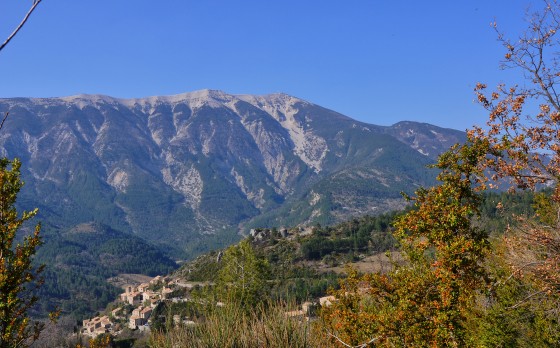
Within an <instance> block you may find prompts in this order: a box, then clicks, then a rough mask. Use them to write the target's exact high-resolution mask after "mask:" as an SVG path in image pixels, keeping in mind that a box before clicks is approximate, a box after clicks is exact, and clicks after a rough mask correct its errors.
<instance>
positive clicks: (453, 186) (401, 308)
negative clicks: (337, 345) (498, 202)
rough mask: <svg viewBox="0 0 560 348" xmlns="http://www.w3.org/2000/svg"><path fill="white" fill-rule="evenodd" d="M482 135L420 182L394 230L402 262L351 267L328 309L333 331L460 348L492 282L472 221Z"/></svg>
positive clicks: (361, 342)
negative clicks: (383, 268) (373, 268)
mask: <svg viewBox="0 0 560 348" xmlns="http://www.w3.org/2000/svg"><path fill="white" fill-rule="evenodd" d="M487 150H488V144H487V142H485V141H476V142H472V143H467V144H466V145H463V146H455V147H453V148H452V149H451V150H450V151H448V152H446V153H445V154H443V155H442V156H440V157H439V159H438V163H437V164H436V165H435V167H437V168H439V169H440V170H441V173H440V174H439V175H438V180H439V181H440V182H441V184H440V185H438V186H434V187H432V188H429V189H420V190H418V191H417V192H416V196H415V197H409V199H410V200H412V201H413V202H414V207H415V209H412V210H411V211H409V212H408V213H407V214H405V215H403V216H402V217H400V218H398V219H397V221H396V223H395V232H394V236H395V238H396V239H397V240H398V242H399V244H400V246H401V252H402V253H403V256H404V258H405V263H404V264H401V265H397V266H396V268H395V269H394V270H393V271H391V272H389V273H387V274H366V275H364V276H361V277H360V276H358V275H357V274H356V273H353V272H351V273H350V276H349V277H348V279H346V280H344V281H343V282H342V283H341V289H340V290H339V291H336V292H335V293H334V295H335V297H336V299H337V300H336V301H334V303H333V304H332V306H330V307H329V308H327V309H325V310H324V311H323V314H322V316H323V319H324V321H325V322H326V323H327V328H328V330H329V333H330V334H331V335H332V336H333V337H335V339H337V340H339V341H341V342H344V344H347V345H351V346H359V347H365V346H367V345H368V344H375V346H388V347H393V346H399V347H401V346H402V347H408V346H420V347H421V346H437V347H462V346H465V345H467V342H468V340H469V332H468V330H467V328H468V327H469V325H470V323H469V321H470V320H471V318H472V317H473V316H474V312H476V310H477V306H476V305H475V304H476V299H477V295H478V294H479V292H480V291H481V289H484V288H485V287H486V284H487V277H486V270H485V267H484V260H485V256H486V254H487V252H488V250H489V242H488V238H487V234H486V232H485V231H484V230H482V229H479V228H477V227H476V226H474V225H473V219H474V218H475V217H476V216H477V214H478V207H479V205H480V200H481V198H480V193H479V191H481V190H483V189H484V188H485V184H484V181H483V180H480V170H479V162H480V161H481V158H483V157H484V156H485V155H486V153H487Z"/></svg>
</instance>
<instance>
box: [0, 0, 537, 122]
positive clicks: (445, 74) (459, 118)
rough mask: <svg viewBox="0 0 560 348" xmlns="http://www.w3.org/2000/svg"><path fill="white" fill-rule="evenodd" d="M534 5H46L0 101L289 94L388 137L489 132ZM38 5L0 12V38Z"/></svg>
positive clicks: (484, 1)
mask: <svg viewBox="0 0 560 348" xmlns="http://www.w3.org/2000/svg"><path fill="white" fill-rule="evenodd" d="M531 2H534V3H535V4H534V5H533V6H537V7H532V8H534V9H537V8H538V7H539V6H541V5H542V2H541V1H536V0H535V1H530V0H423V1H418V0H407V1H403V0H400V1H398V0H345V1H343V0H336V1H335V0H282V1H279V0H236V1H232V0H198V1H192V0H160V1H156V0H150V1H148V0H134V1H130V0H129V1H127V0H43V2H42V3H41V4H40V5H39V7H38V8H37V10H36V12H35V13H34V14H33V16H32V17H31V19H30V21H29V22H28V24H27V25H26V26H25V27H24V28H23V30H22V31H21V32H20V34H18V36H17V37H16V38H15V39H14V40H13V41H12V42H11V43H10V45H8V46H7V47H6V49H4V50H3V51H2V53H0V97H50V96H67V95H75V94H81V93H88V94H106V95H111V96H114V97H123V98H128V97H144V96H152V95H169V94H178V93H182V92H188V91H194V90H199V89H205V88H209V89H219V90H223V91H225V92H227V93H232V94H267V93H275V92H284V93H288V94H291V95H294V96H296V97H299V98H302V99H305V100H308V101H310V102H313V103H316V104H319V105H321V106H324V107H327V108H330V109H333V110H335V111H338V112H340V113H343V114H345V115H347V116H350V117H352V118H355V119H358V120H361V121H364V122H368V123H373V124H380V125H390V124H393V123H395V122H398V121H401V120H414V121H422V122H429V123H433V124H436V125H439V126H443V127H449V128H456V129H462V130H463V129H465V128H467V127H470V126H471V125H472V124H480V123H483V122H484V120H485V113H484V110H482V108H481V107H480V106H478V105H476V104H475V103H474V102H473V100H474V94H473V88H474V86H475V84H476V82H478V81H481V82H487V83H488V84H489V85H490V86H493V85H496V84H497V83H499V82H502V81H506V80H507V79H510V80H514V77H515V73H514V72H513V71H507V72H504V71H501V70H500V69H499V61H500V59H501V57H503V54H504V51H503V49H502V48H501V47H500V45H499V43H498V42H497V41H496V33H495V32H494V30H493V29H491V27H490V23H491V22H492V21H493V20H496V21H497V22H498V24H500V25H501V26H502V27H503V29H504V30H505V32H506V33H511V34H512V35H514V34H518V33H519V32H520V31H521V30H522V29H523V28H524V17H525V11H526V10H527V8H528V7H529V6H530V4H531ZM31 3H32V1H31V0H26V1H23V0H1V1H0V40H2V41H3V40H4V38H5V37H7V36H8V34H9V33H10V32H11V31H12V30H13V28H14V27H15V26H16V25H17V23H18V22H19V20H20V19H21V18H22V17H23V15H24V14H25V12H26V11H27V9H28V7H29V6H30V5H31Z"/></svg>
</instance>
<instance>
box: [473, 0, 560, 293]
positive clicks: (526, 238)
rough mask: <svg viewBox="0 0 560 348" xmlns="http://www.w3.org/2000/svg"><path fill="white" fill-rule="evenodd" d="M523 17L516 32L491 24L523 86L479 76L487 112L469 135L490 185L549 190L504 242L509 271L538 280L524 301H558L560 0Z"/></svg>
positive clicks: (479, 90) (481, 99) (479, 96)
mask: <svg viewBox="0 0 560 348" xmlns="http://www.w3.org/2000/svg"><path fill="white" fill-rule="evenodd" d="M528 24H529V26H528V28H527V30H526V32H525V33H524V34H523V35H521V36H520V37H519V38H516V39H508V38H506V37H505V35H503V34H502V33H501V32H500V31H499V30H498V27H497V26H496V25H495V28H496V30H497V31H498V38H499V40H500V42H501V43H502V44H503V46H504V48H505V50H506V53H505V56H504V61H503V63H502V65H503V67H504V68H511V69H517V70H520V71H521V72H522V73H523V77H524V79H523V86H522V87H521V86H510V87H507V86H505V85H500V86H498V87H497V88H496V90H495V91H491V92H488V88H487V86H486V85H485V84H481V83H479V84H478V85H477V86H476V88H475V92H476V94H477V99H478V102H479V103H480V104H481V105H482V106H483V107H484V108H485V109H486V110H487V111H488V113H489V119H488V122H487V127H485V128H482V127H474V128H473V129H472V130H470V131H469V132H468V137H469V139H471V140H472V141H474V140H481V141H486V142H487V143H488V144H489V151H488V155H487V156H486V158H485V159H484V161H482V162H481V163H480V167H481V170H485V171H486V173H487V174H488V178H487V179H488V180H489V185H499V184H501V185H504V183H505V182H508V183H509V188H510V190H511V191H514V190H516V189H529V190H534V191H535V190H540V189H542V188H544V187H548V188H550V189H551V190H552V193H551V194H550V195H544V194H540V195H538V196H537V200H536V207H537V214H538V215H539V218H538V219H526V218H522V217H518V223H517V224H516V225H515V226H511V228H510V229H509V231H507V233H506V234H505V235H504V244H505V245H506V246H507V250H508V253H507V256H506V257H507V261H508V263H509V265H510V267H511V270H512V273H513V275H514V276H516V277H524V278H525V279H530V280H531V281H532V284H533V285H535V286H536V287H535V289H533V290H532V291H531V292H529V293H527V294H526V296H525V299H523V301H528V300H533V301H534V300H537V301H543V300H550V299H555V302H556V303H560V185H559V184H560V60H559V57H560V55H559V54H560V37H559V36H558V35H560V33H559V31H560V5H559V4H558V2H556V1H544V8H543V9H542V10H541V11H538V12H535V13H534V14H531V15H530V16H529V22H528Z"/></svg>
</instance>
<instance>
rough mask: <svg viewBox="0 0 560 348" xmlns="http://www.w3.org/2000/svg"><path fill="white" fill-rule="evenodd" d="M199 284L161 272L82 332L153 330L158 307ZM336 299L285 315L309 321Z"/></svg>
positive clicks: (130, 289)
mask: <svg viewBox="0 0 560 348" xmlns="http://www.w3.org/2000/svg"><path fill="white" fill-rule="evenodd" d="M196 285H201V284H195V283H193V282H183V281H181V279H172V278H170V277H168V276H165V277H162V276H159V275H158V276H156V277H154V278H153V279H151V280H150V281H148V282H145V283H141V284H139V285H127V286H125V289H124V290H125V292H123V293H122V294H120V296H119V300H118V305H117V308H115V309H113V310H111V311H110V312H109V314H105V315H102V316H97V317H94V318H91V319H85V320H83V323H82V329H81V330H80V333H81V334H82V335H84V336H88V337H91V338H96V337H97V336H100V335H104V334H110V335H113V336H118V335H119V334H120V333H121V332H122V330H123V329H125V328H128V329H130V330H139V331H141V332H150V327H151V323H152V313H153V312H154V311H155V308H156V307H157V306H158V305H159V304H160V303H162V302H164V301H171V302H174V303H178V302H186V301H188V296H187V293H188V290H189V289H192V288H193V287H194V286H196ZM333 300H334V297H333V296H324V297H321V298H320V299H318V302H317V303H315V302H310V301H307V302H304V303H302V304H301V306H300V309H298V310H293V311H287V312H285V316H286V317H290V318H300V319H304V320H305V321H309V320H311V319H313V318H315V314H316V309H317V305H319V306H329V305H330V304H331V302H332V301H333ZM216 305H218V306H220V305H223V303H221V302H218V303H217V304H216ZM173 322H174V324H175V325H196V322H195V321H192V320H189V319H188V318H181V317H180V316H179V315H174V316H173Z"/></svg>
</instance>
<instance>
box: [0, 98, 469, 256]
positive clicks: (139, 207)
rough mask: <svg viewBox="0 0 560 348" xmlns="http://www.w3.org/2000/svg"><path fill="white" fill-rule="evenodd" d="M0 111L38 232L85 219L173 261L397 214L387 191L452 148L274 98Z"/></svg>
mask: <svg viewBox="0 0 560 348" xmlns="http://www.w3.org/2000/svg"><path fill="white" fill-rule="evenodd" d="M0 112H9V113H10V118H9V120H8V122H7V123H6V125H5V128H4V129H3V133H2V134H0V152H1V154H2V155H3V156H8V157H20V158H21V159H22V161H23V162H24V170H23V176H24V180H25V181H26V182H27V183H28V185H27V186H26V187H25V188H24V191H23V192H22V200H23V202H22V205H24V206H26V207H35V206H38V207H39V208H40V211H41V212H42V213H41V218H42V219H44V220H46V222H47V224H46V225H47V226H48V228H50V229H53V230H57V229H61V228H62V229H67V228H70V227H72V226H74V225H77V224H79V223H86V222H90V221H96V222H100V223H103V224H106V225H108V226H111V227H112V228H115V229H117V230H122V231H124V232H131V233H135V234H137V235H138V236H140V237H142V238H144V239H146V240H148V241H150V242H153V243H156V244H159V245H160V246H164V247H166V248H177V249H180V250H182V251H184V252H186V254H187V255H193V254H196V253H197V252H200V251H203V250H207V249H209V248H211V247H212V246H211V245H209V244H213V243H214V241H212V242H209V241H210V240H212V239H214V240H215V241H217V242H218V243H219V241H221V242H223V243H229V242H232V241H234V240H235V239H236V238H237V237H236V236H237V233H239V232H243V231H246V230H247V229H249V228H252V227H256V226H258V227H274V226H280V225H286V224H288V225H294V224H301V223H304V224H313V223H317V222H320V223H333V222H336V221H341V220H342V219H344V218H345V217H346V218H347V217H349V216H355V215H363V214H365V213H370V214H371V213H374V214H377V213H382V212H386V211H389V210H392V209H395V208H399V207H402V206H403V205H404V203H403V202H402V201H401V202H400V203H399V199H400V198H399V197H400V191H406V192H409V191H411V190H414V188H415V187H418V186H420V185H427V184H430V183H431V182H433V179H432V178H431V175H430V174H429V171H428V170H427V169H426V168H425V167H424V166H425V165H426V164H429V163H431V162H433V161H434V159H435V158H436V157H437V155H438V154H439V153H441V152H443V151H444V150H445V149H446V148H448V147H449V145H450V144H452V143H455V142H460V141H462V140H463V139H464V133H463V132H459V131H455V130H450V129H445V128H440V127H436V126H432V125H428V124H421V123H415V122H400V123H397V124H395V125H393V126H376V125H370V124H367V123H363V122H359V121H356V120H353V119H351V118H350V117H348V116H345V115H342V114H340V113H337V112H335V111H332V110H329V109H326V108H323V107H321V106H319V105H316V104H313V103H310V102H308V101H305V100H302V99H299V98H296V97H292V96H289V95H287V94H283V93H275V94H269V95H264V96H254V95H245V94H242V95H232V94H227V93H225V92H222V91H216V90H201V91H196V92H188V93H182V94H178V95H173V96H154V97H147V98H131V99H124V98H113V97H109V96H103V95H76V96H69V97H61V98H8V99H0ZM53 216H54V217H53ZM261 225H262V226H261Z"/></svg>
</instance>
